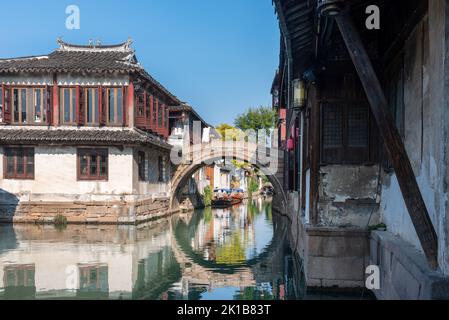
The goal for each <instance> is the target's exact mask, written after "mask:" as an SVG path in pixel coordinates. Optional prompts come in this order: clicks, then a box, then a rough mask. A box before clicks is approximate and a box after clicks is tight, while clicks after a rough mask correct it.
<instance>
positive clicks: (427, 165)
mask: <svg viewBox="0 0 449 320" xmlns="http://www.w3.org/2000/svg"><path fill="white" fill-rule="evenodd" d="M446 19H447V17H446ZM445 23H447V22H445V2H444V1H443V0H435V1H430V2H429V14H428V17H425V18H424V20H423V21H422V22H421V23H420V24H418V25H417V27H416V29H415V30H414V31H413V32H412V34H411V35H410V37H409V38H408V40H407V41H406V44H405V48H404V55H405V58H404V69H405V70H406V72H405V89H404V90H405V92H404V98H405V99H404V100H405V141H404V142H405V146H406V149H407V153H408V155H409V157H410V159H411V162H412V167H413V170H414V172H415V175H416V177H417V181H418V184H419V187H420V189H421V193H422V195H423V198H424V201H425V203H426V206H427V210H428V211H429V215H430V217H431V219H432V223H433V225H434V227H435V230H436V232H437V234H438V242H439V243H438V247H439V248H438V249H439V263H440V267H441V269H442V271H443V272H444V273H445V274H449V237H448V236H449V228H448V214H447V212H448V204H447V201H446V199H447V198H448V192H447V182H446V181H447V177H448V174H449V173H448V164H449V163H448V157H447V154H448V147H449V146H448V143H449V141H448V138H447V136H445V135H446V134H445V132H446V133H447V132H448V117H449V114H448V111H447V110H446V109H447V104H446V103H447V102H446V101H445V100H447V97H448V96H449V88H448V87H447V84H445V81H444V73H445V66H446V68H447V64H448V62H447V61H446V59H447V57H445V52H446V49H445V45H446V46H447V44H445V40H444V39H445V34H447V33H448V30H446V29H445V28H446V27H445ZM423 44H424V46H423ZM380 210H381V214H382V220H383V222H384V223H385V224H386V225H387V230H388V231H389V232H392V233H393V234H394V235H398V236H400V237H401V238H402V239H404V240H406V241H407V242H409V243H411V244H413V245H414V246H415V247H416V248H417V249H419V250H421V251H422V248H421V245H420V243H419V241H418V238H417V235H416V231H415V229H414V227H413V224H412V222H411V219H410V216H409V214H408V211H407V209H406V207H405V203H404V200H403V198H402V194H401V192H400V189H399V185H398V181H397V178H396V176H395V175H394V174H392V175H389V176H388V175H387V176H386V177H384V179H383V189H382V200H381V208H380Z"/></svg>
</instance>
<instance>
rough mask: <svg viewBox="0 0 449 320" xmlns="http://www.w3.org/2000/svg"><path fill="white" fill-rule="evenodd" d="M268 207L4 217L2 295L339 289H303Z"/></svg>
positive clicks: (251, 204)
mask: <svg viewBox="0 0 449 320" xmlns="http://www.w3.org/2000/svg"><path fill="white" fill-rule="evenodd" d="M271 208H272V207H271V202H270V201H269V200H264V199H262V198H257V199H254V200H251V201H247V202H245V203H244V204H242V205H239V206H234V207H232V208H231V209H210V208H206V209H204V210H198V211H195V212H193V213H182V214H177V215H174V216H171V217H168V218H163V219H159V220H157V221H152V222H148V223H146V224H143V225H139V226H137V227H136V226H106V225H105V226H89V225H69V226H67V227H66V228H63V229H60V228H56V227H55V226H51V225H25V224H24V225H14V226H12V225H0V299H163V300H168V299H182V300H197V299H203V300H207V299H244V300H247V299H258V300H272V299H276V300H287V299H308V298H323V299H329V298H330V299H332V298H339V296H332V295H329V294H325V295H323V294H314V295H311V294H310V293H309V294H306V292H305V291H306V290H305V282H304V276H303V273H302V268H301V263H300V261H299V260H300V259H299V258H298V257H295V255H293V254H292V252H291V250H290V247H289V245H288V243H289V241H288V239H287V235H288V220H287V219H286V218H284V217H281V216H279V215H277V214H273V213H272V209H271ZM346 298H347V296H346ZM352 298H360V297H359V296H352Z"/></svg>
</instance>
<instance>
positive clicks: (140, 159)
mask: <svg viewBox="0 0 449 320" xmlns="http://www.w3.org/2000/svg"><path fill="white" fill-rule="evenodd" d="M137 170H138V172H139V181H145V152H143V151H139V152H138V153H137Z"/></svg>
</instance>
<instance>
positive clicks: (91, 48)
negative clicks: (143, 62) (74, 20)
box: [56, 37, 134, 53]
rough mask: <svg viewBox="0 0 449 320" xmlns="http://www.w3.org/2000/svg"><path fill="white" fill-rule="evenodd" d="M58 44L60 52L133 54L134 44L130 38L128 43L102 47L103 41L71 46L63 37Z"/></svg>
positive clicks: (90, 41) (59, 38)
mask: <svg viewBox="0 0 449 320" xmlns="http://www.w3.org/2000/svg"><path fill="white" fill-rule="evenodd" d="M56 42H57V43H58V45H59V49H58V51H85V52H129V53H133V52H134V50H133V49H132V48H131V44H132V43H133V41H132V39H131V38H128V40H127V41H126V42H123V43H120V44H114V45H102V42H101V40H99V39H98V40H96V41H94V40H93V39H89V43H88V45H78V44H70V43H67V42H64V41H63V40H62V38H61V37H58V38H57V40H56Z"/></svg>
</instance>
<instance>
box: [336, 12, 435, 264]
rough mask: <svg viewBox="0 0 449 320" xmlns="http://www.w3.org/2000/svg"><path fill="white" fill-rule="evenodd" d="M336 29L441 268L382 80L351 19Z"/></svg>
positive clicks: (428, 250) (429, 252)
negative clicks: (344, 44) (338, 30)
mask: <svg viewBox="0 0 449 320" xmlns="http://www.w3.org/2000/svg"><path fill="white" fill-rule="evenodd" d="M336 21H337V25H338V27H339V29H340V32H341V34H342V36H343V39H344V41H345V43H346V47H347V48H348V51H349V54H350V56H351V59H352V61H353V63H354V65H355V68H356V70H357V73H358V75H359V77H360V80H361V82H362V84H363V87H364V89H365V92H366V95H367V98H368V101H369V103H370V106H371V111H372V113H373V115H374V117H375V119H376V122H377V125H378V127H379V131H380V134H381V136H382V138H383V141H384V143H385V148H386V149H387V152H388V155H389V157H390V160H391V162H392V164H393V167H394V170H395V172H396V177H397V179H398V182H399V186H400V188H401V192H402V196H403V198H404V201H405V204H406V206H407V209H408V213H409V215H410V218H411V220H412V222H413V225H414V227H415V230H416V233H417V234H418V238H419V240H420V242H421V246H422V248H423V250H424V253H425V255H426V257H427V260H428V262H429V265H430V267H431V268H432V269H433V270H436V269H437V268H438V238H437V234H436V232H435V229H434V227H433V225H432V221H431V220H430V217H429V214H428V212H427V208H426V205H425V203H424V200H423V198H422V195H421V191H420V189H419V186H418V183H417V182H416V177H415V174H414V172H413V169H412V166H411V164H410V160H409V157H408V155H407V151H406V150H405V146H404V143H403V142H402V139H401V136H400V135H399V132H398V130H397V129H396V126H395V124H394V121H393V118H392V116H391V114H390V112H389V111H388V103H387V99H386V97H385V94H384V92H383V90H382V87H381V85H380V82H379V79H378V77H377V75H376V73H375V71H374V68H373V66H372V64H371V61H370V59H369V56H368V53H367V52H366V50H365V48H364V46H363V43H362V40H361V39H360V36H359V34H358V32H357V29H356V27H355V25H354V23H353V21H352V19H351V17H350V16H349V15H348V13H342V14H341V15H339V16H337V17H336Z"/></svg>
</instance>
